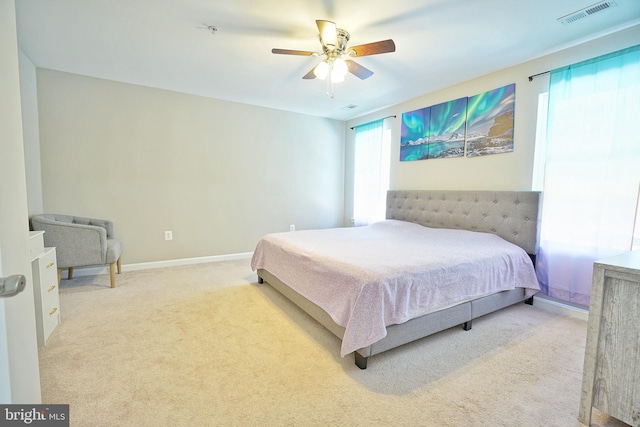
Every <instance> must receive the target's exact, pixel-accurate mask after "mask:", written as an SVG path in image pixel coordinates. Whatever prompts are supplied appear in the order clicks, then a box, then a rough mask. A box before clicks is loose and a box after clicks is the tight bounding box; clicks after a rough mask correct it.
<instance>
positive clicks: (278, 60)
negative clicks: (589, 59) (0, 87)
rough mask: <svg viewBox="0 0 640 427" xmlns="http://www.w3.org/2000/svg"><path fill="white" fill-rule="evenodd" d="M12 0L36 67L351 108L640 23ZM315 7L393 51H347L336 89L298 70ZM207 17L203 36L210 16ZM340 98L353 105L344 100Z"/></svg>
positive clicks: (419, 2)
mask: <svg viewBox="0 0 640 427" xmlns="http://www.w3.org/2000/svg"><path fill="white" fill-rule="evenodd" d="M615 1H616V3H617V6H616V7H612V8H608V9H606V10H604V11H602V12H599V13H596V14H593V15H591V16H589V17H587V18H584V19H580V20H577V21H575V22H573V23H572V24H568V25H563V24H560V23H559V22H558V21H557V18H560V17H562V16H564V15H567V14H569V13H572V12H575V11H577V10H580V9H583V8H585V7H587V6H591V5H592V4H594V3H595V2H596V0H394V1H393V2H391V1H388V0H385V1H382V0H343V1H339V0H316V1H312V0H17V1H16V11H17V25H18V43H19V47H20V49H21V50H22V51H23V53H25V54H26V55H27V56H28V57H29V58H30V59H31V60H32V61H33V63H34V64H35V65H36V66H38V67H42V68H49V69H53V70H60V71H66V72H70V73H76V74H83V75H87V76H92V77H98V78H104V79H109V80H116V81H120V82H127V83H133V84H137V85H143V86H150V87H156V88H163V89H168V90H172V91H177V92H183V93H189V94H196V95H202V96H206V97H212V98H217V99H223V100H229V101H237V102H242V103H247V104H253V105H259V106H264V107H270V108H276V109H281V110H288V111H295V112H300V113H304V114H310V115H315V116H321V117H328V118H334V119H340V120H348V119H351V118H354V117H358V116H360V115H363V114H366V113H368V112H371V111H375V110H378V109H380V108H384V107H386V106H389V105H394V104H398V103H401V102H404V101H407V100H409V99H412V98H415V97H417V96H420V95H423V94H426V93H430V92H433V91H435V90H438V89H442V88H445V87H448V86H451V85H453V84H457V83H460V82H463V81H466V80H469V79H472V78H475V77H478V76H481V75H484V74H487V73H490V72H493V71H496V70H499V69H502V68H506V67H509V66H512V65H516V64H519V63H522V62H525V61H528V60H530V59H534V58H536V57H539V56H542V55H545V54H548V53H551V52H553V51H557V50H559V49H561V48H565V47H568V46H571V45H574V44H577V43H580V42H584V41H587V40H590V39H593V38H595V37H599V36H602V35H605V34H608V33H611V32H613V31H617V30H620V29H623V28H626V27H630V26H632V25H635V24H638V23H640V1H639V0H615ZM316 19H326V20H331V21H334V22H335V23H336V24H337V26H338V27H340V28H343V29H345V30H347V31H348V32H349V33H351V41H350V42H349V45H351V46H353V45H359V44H365V43H370V42H375V41H379V40H383V39H389V38H391V39H393V40H394V41H395V44H396V52H394V53H386V54H382V55H375V56H368V57H362V58H358V60H357V62H358V63H360V64H361V65H363V66H365V67H367V68H369V69H371V70H372V71H374V72H375V74H374V75H373V76H372V77H370V78H369V79H367V80H360V79H358V78H357V77H355V76H353V75H348V76H347V78H346V79H345V81H344V82H343V83H340V84H337V85H336V86H335V96H334V98H333V99H331V98H329V97H328V96H326V95H325V83H324V82H323V81H321V80H318V79H316V80H303V79H302V76H303V75H304V74H306V73H307V71H309V70H310V69H311V68H313V67H314V66H315V65H316V64H317V62H318V61H319V59H318V58H316V57H305V56H288V55H286V56H285V55H274V54H272V53H271V48H274V47H277V48H283V49H296V50H310V51H319V50H320V42H319V41H318V34H317V33H318V30H317V27H316V24H315V20H316ZM209 25H214V26H216V27H217V28H218V32H217V33H216V34H212V33H211V32H210V31H209V30H208V29H207V26H209ZM347 105H357V106H358V107H357V108H354V109H345V108H344V107H346V106H347Z"/></svg>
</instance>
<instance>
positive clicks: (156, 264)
mask: <svg viewBox="0 0 640 427" xmlns="http://www.w3.org/2000/svg"><path fill="white" fill-rule="evenodd" d="M252 255H253V252H244V253H238V254H227V255H212V256H204V257H198V258H181V259H170V260H165V261H152V262H139V263H135V264H122V271H135V270H148V269H151V268H164V267H176V266H179V265H191V264H202V263H206V262H218V261H231V260H236V259H249V258H251V256H252ZM62 273H63V274H62V277H63V278H65V279H66V278H67V270H66V269H64V270H63V271H62ZM98 274H109V267H107V266H100V267H86V268H78V269H74V270H73V276H74V277H80V276H96V275H98Z"/></svg>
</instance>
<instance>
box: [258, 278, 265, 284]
mask: <svg viewBox="0 0 640 427" xmlns="http://www.w3.org/2000/svg"><path fill="white" fill-rule="evenodd" d="M258 283H260V284H262V283H264V279H263V278H262V277H260V276H258Z"/></svg>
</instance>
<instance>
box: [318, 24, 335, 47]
mask: <svg viewBox="0 0 640 427" xmlns="http://www.w3.org/2000/svg"><path fill="white" fill-rule="evenodd" d="M316 25H317V26H318V31H319V32H320V42H322V45H323V46H331V48H333V47H335V45H336V43H338V31H337V28H336V23H335V22H331V21H324V20H322V19H317V20H316Z"/></svg>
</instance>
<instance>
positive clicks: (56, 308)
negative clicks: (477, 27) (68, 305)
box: [49, 307, 58, 316]
mask: <svg viewBox="0 0 640 427" xmlns="http://www.w3.org/2000/svg"><path fill="white" fill-rule="evenodd" d="M56 311H58V307H53V308H52V309H51V311H50V312H49V316H51V315H52V314H53V313H55V312H56Z"/></svg>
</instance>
